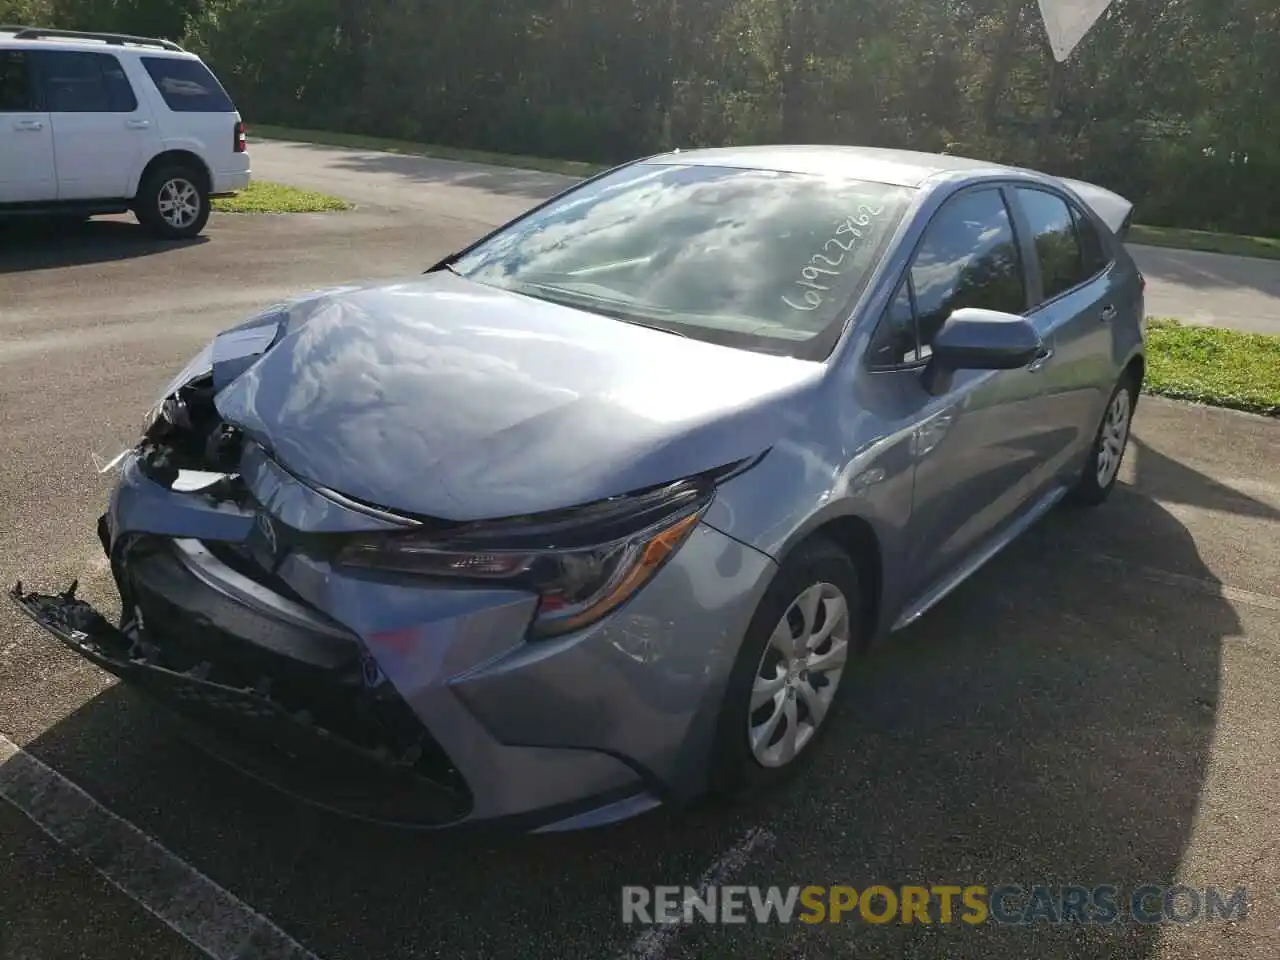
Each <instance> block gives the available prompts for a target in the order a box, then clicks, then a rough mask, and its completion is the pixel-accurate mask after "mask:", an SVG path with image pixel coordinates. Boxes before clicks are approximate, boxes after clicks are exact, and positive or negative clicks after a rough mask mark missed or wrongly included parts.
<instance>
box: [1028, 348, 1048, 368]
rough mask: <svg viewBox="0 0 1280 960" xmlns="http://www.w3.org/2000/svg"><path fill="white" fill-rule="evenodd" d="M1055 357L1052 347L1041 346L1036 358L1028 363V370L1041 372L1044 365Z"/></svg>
mask: <svg viewBox="0 0 1280 960" xmlns="http://www.w3.org/2000/svg"><path fill="white" fill-rule="evenodd" d="M1052 357H1053V348H1052V347H1041V348H1040V352H1039V353H1037V354H1036V358H1035V359H1034V360H1032V361H1031V362H1030V363H1029V364H1027V370H1028V371H1029V372H1030V373H1039V372H1040V371H1041V370H1043V369H1044V365H1045V364H1046V363H1048V362H1049V360H1050V358H1052Z"/></svg>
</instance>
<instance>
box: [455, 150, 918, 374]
mask: <svg viewBox="0 0 1280 960" xmlns="http://www.w3.org/2000/svg"><path fill="white" fill-rule="evenodd" d="M911 194H912V191H911V190H909V189H907V188H904V187H896V186H890V185H887V184H881V183H868V182H864V181H858V180H847V179H839V178H831V177H826V176H816V175H810V174H797V173H781V172H777V171H772V170H744V169H737V168H729V167H713V166H703V165H696V164H688V165H679V164H671V163H640V164H635V165H632V166H629V167H625V168H623V169H621V170H618V171H616V172H614V173H612V174H609V175H608V176H605V177H602V178H600V179H598V180H594V181H591V182H589V183H587V184H585V185H583V186H582V187H580V188H579V189H576V190H573V191H572V192H570V193H568V194H566V195H564V196H562V197H559V198H558V199H556V200H553V201H551V202H550V203H549V204H547V205H546V206H544V207H542V208H541V209H538V210H535V211H534V212H533V213H531V214H529V215H528V216H526V217H524V218H523V219H521V220H518V221H516V222H515V223H513V224H510V225H509V226H507V227H505V228H503V229H502V230H500V231H498V232H497V233H496V234H494V235H493V236H491V237H489V238H487V239H486V240H484V241H482V242H481V243H480V244H479V245H477V246H476V247H475V248H473V249H472V250H470V251H469V252H467V253H465V254H464V255H463V256H462V257H460V258H459V259H458V260H457V261H456V262H454V263H452V264H450V267H451V269H453V270H454V271H455V272H457V273H458V274H460V275H461V276H464V277H467V278H468V279H470V280H473V281H475V282H477V283H483V284H487V285H490V286H495V287H502V288H504V289H507V290H512V291H515V292H517V293H522V294H525V295H527V296H530V297H537V298H539V299H542V300H550V301H553V302H556V303H562V304H566V305H568V306H573V307H577V308H579V309H583V310H588V311H592V312H595V313H599V314H602V315H604V316H608V317H613V318H615V319H618V320H623V321H627V322H631V323H640V324H643V325H645V326H654V327H659V328H661V329H665V330H668V331H670V332H673V333H678V334H681V335H684V336H689V337H694V338H697V339H702V340H710V341H712V342H716V343H723V344H726V345H728V346H736V347H744V348H748V349H753V350H760V351H764V352H768V353H780V354H786V355H790V356H796V357H804V358H809V359H820V358H822V357H825V356H826V355H827V353H829V352H830V350H831V348H832V347H833V346H834V344H835V341H836V339H837V338H838V336H839V334H840V331H841V328H842V327H843V321H844V320H845V319H847V316H848V310H849V308H850V307H851V306H852V305H853V300H854V298H855V297H856V296H857V295H858V293H860V292H861V289H862V286H863V284H864V282H865V280H866V278H867V276H868V274H869V273H870V272H871V269H872V268H873V267H874V266H875V264H876V263H877V262H878V261H879V259H880V257H881V255H882V253H883V250H884V247H885V245H886V243H887V241H888V239H889V237H891V236H892V235H893V231H894V229H895V228H896V226H897V224H898V221H899V220H900V219H901V217H902V214H903V211H904V210H905V209H906V206H907V204H908V202H909V200H910V199H911Z"/></svg>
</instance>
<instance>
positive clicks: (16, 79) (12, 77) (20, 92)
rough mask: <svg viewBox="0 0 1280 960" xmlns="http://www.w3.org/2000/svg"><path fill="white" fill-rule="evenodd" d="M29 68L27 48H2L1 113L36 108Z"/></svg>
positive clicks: (24, 111) (27, 110) (0, 64)
mask: <svg viewBox="0 0 1280 960" xmlns="http://www.w3.org/2000/svg"><path fill="white" fill-rule="evenodd" d="M29 68H30V61H29V60H28V57H27V52H26V51H25V50H0V113H28V112H30V111H32V110H34V109H35V108H36V104H35V97H33V96H32V93H33V92H34V91H33V90H32V88H31V73H30V69H29ZM6 134H7V131H6Z"/></svg>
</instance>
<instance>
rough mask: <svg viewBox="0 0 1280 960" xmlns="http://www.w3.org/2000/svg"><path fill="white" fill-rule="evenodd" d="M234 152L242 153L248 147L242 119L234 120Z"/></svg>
mask: <svg viewBox="0 0 1280 960" xmlns="http://www.w3.org/2000/svg"><path fill="white" fill-rule="evenodd" d="M234 149H235V152H236V153H244V152H245V151H247V150H248V149H249V142H248V141H247V140H246V139H245V126H244V121H243V120H237V121H236V145H235V148H234Z"/></svg>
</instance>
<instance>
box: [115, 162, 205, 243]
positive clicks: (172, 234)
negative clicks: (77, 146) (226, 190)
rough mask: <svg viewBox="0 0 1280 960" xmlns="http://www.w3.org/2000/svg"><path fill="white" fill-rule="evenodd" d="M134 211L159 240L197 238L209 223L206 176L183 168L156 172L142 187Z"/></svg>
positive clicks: (175, 167) (177, 167) (163, 168)
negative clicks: (161, 238) (160, 238)
mask: <svg viewBox="0 0 1280 960" xmlns="http://www.w3.org/2000/svg"><path fill="white" fill-rule="evenodd" d="M134 212H135V213H136V214H137V217H138V220H139V222H141V223H142V224H143V226H145V227H146V228H147V229H148V230H150V231H151V232H152V233H154V234H155V235H156V236H158V237H163V238H164V239H167V240H184V239H187V238H189V237H194V236H197V235H198V234H199V233H200V231H201V230H203V229H204V227H205V224H206V223H208V222H209V189H208V187H207V186H206V182H205V177H204V175H203V173H202V172H201V171H198V170H193V169H191V168H189V167H181V166H174V167H161V168H159V169H156V170H153V171H152V172H151V173H149V174H147V176H146V177H145V178H143V181H142V183H141V184H140V185H139V187H138V197H137V200H136V201H135V204H134Z"/></svg>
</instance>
